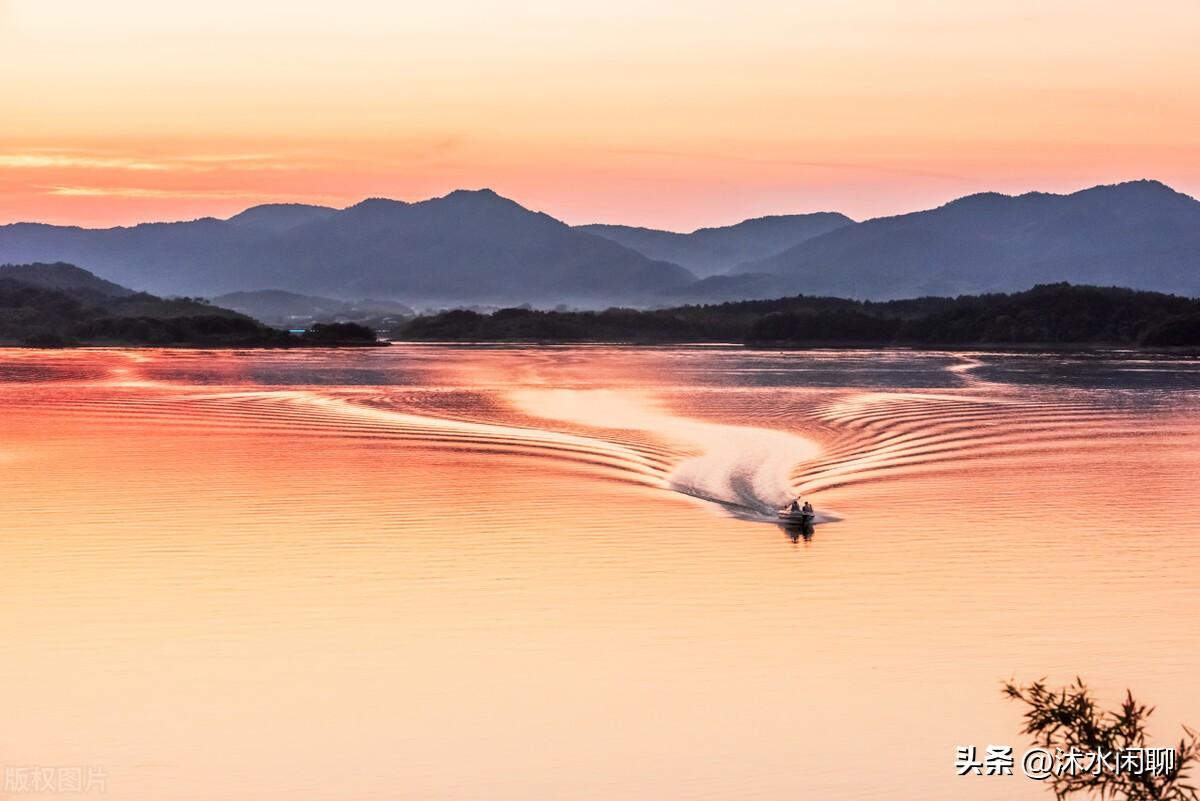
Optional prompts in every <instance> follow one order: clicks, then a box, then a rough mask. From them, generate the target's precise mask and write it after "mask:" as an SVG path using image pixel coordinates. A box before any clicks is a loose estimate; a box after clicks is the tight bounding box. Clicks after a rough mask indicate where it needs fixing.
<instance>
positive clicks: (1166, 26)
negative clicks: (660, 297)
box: [0, 0, 1200, 229]
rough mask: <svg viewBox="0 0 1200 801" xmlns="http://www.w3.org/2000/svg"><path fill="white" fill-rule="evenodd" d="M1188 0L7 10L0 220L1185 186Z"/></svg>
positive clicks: (671, 206)
mask: <svg viewBox="0 0 1200 801" xmlns="http://www.w3.org/2000/svg"><path fill="white" fill-rule="evenodd" d="M1197 41H1200V4H1197V3H1196V0H1158V2H1155V3H1153V4H1151V5H1138V4H1129V3H1118V2H1110V1H1109V0H1091V1H1090V2H1084V1H1083V0H1041V1H1040V2H1030V1H1029V0H1003V1H1002V0H977V1H976V2H971V3H961V2H948V1H946V0H910V1H909V2H905V3H896V2H894V0H856V1H855V2H853V3H846V2H835V0H792V2H767V1H766V0H745V1H744V2H739V3H736V4H734V3H729V2H711V1H710V0H686V2H684V1H683V0H658V1H657V2H654V3H646V2H637V3H635V2H631V1H630V0H608V1H607V2H605V3H591V4H587V5H586V6H583V5H581V4H576V3H563V2H561V1H558V2H552V0H513V2H510V3H500V2H483V0H444V1H443V2H439V3H407V2H375V1H373V0H339V2H315V1H313V0H293V2H287V3H284V2H273V1H272V2H265V1H263V0H255V1H254V2H247V1H246V0H239V1H238V2H233V0H208V1H207V2H205V3H187V4H183V3H161V2H149V0H110V1H109V2H106V3H88V2H84V1H83V0H0V66H2V67H3V74H4V75H5V76H6V80H4V81H0V108H3V109H4V124H3V126H0V221H13V220H43V221H48V222H60V223H62V222H70V223H80V224H85V225H107V224H115V223H129V222H135V221H139V220H144V219H181V218H191V217H196V216H201V215H205V214H214V215H221V216H223V215H228V214H231V213H233V212H235V211H238V210H240V209H242V208H244V207H246V206H248V205H252V204H255V203H260V202H266V201H305V202H319V203H328V204H333V205H347V204H349V203H353V202H355V201H357V200H359V199H361V198H363V197H366V196H376V195H383V196H389V197H396V198H402V199H419V198H424V197H429V196H433V195H439V194H443V193H445V192H446V191H449V190H451V189H453V188H456V187H480V186H490V187H492V188H494V189H496V190H497V191H498V192H500V193H502V194H505V195H507V196H510V197H512V198H514V199H516V200H518V201H520V202H522V203H524V204H525V205H527V206H530V207H532V208H536V209H540V210H544V211H547V212H549V213H551V214H554V215H556V216H558V217H561V218H563V219H565V220H567V221H568V222H573V223H577V222H590V221H611V222H628V223H638V224H646V225H655V226H664V227H671V228H677V229H690V228H694V227H697V226H700V225H710V224H721V223H727V222H733V221H736V220H738V219H741V218H744V217H748V216H755V215H761V214H769V213H781V212H801V211H814V210H824V209H836V210H840V211H844V212H846V213H849V214H851V215H852V216H856V217H867V216H873V215H878V214H886V213H894V212H899V211H907V210H911V209H915V208H921V207H927V206H929V205H933V204H936V203H939V202H942V201H945V200H947V199H950V198H953V197H956V196H959V195H962V194H966V193H969V192H973V191H979V190H984V189H997V190H1001V191H1010V192H1019V191H1026V190H1029V189H1046V190H1053V191H1066V190H1072V189H1076V188H1080V187H1083V186H1087V185H1091V184H1095V183H1109V182H1114V181H1119V180H1126V179H1131V178H1139V177H1152V178H1158V179H1160V180H1163V181H1165V182H1167V183H1169V184H1171V185H1173V186H1174V187H1176V188H1177V189H1180V190H1181V191H1185V192H1189V193H1190V194H1193V195H1196V194H1200V137H1197V135H1196V132H1197V131H1200V56H1198V55H1197V54H1196V52H1197V48H1196V42H1197Z"/></svg>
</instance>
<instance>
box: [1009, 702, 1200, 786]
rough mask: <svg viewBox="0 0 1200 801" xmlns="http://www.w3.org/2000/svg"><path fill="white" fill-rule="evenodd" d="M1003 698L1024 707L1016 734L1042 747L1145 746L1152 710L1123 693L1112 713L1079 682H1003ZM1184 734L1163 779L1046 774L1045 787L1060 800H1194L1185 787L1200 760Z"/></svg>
mask: <svg viewBox="0 0 1200 801" xmlns="http://www.w3.org/2000/svg"><path fill="white" fill-rule="evenodd" d="M1004 694H1005V696H1007V697H1008V698H1010V699H1013V700H1016V701H1021V702H1022V703H1024V704H1025V705H1026V706H1027V707H1028V709H1027V710H1026V712H1025V717H1024V720H1025V726H1024V728H1023V729H1022V734H1029V735H1032V736H1033V739H1034V741H1035V743H1036V744H1037V745H1039V746H1041V747H1043V748H1046V749H1049V750H1052V751H1053V750H1055V749H1062V751H1063V752H1071V751H1073V750H1074V751H1080V752H1084V753H1105V754H1119V753H1120V752H1122V751H1126V750H1129V749H1141V748H1146V747H1147V745H1148V744H1147V741H1146V740H1147V732H1146V721H1147V719H1148V718H1149V717H1150V715H1151V714H1153V712H1154V708H1153V707H1147V706H1146V705H1144V704H1139V703H1138V702H1137V701H1135V700H1134V698H1133V694H1132V693H1130V692H1128V691H1127V692H1126V694H1125V699H1124V701H1122V702H1121V706H1120V708H1119V709H1116V710H1113V711H1106V710H1103V709H1100V708H1099V707H1098V706H1097V705H1096V700H1095V697H1094V696H1093V695H1092V692H1091V690H1089V689H1088V688H1087V686H1086V685H1085V684H1084V683H1083V681H1082V680H1081V679H1079V678H1076V679H1075V681H1074V683H1072V684H1070V685H1068V686H1066V687H1063V688H1061V689H1057V690H1052V689H1050V688H1049V687H1048V686H1047V685H1046V684H1045V682H1044V681H1035V682H1033V683H1032V684H1030V685H1028V686H1024V687H1022V686H1018V685H1016V684H1013V683H1011V682H1009V683H1007V684H1005V685H1004ZM1184 733H1185V736H1184V737H1182V738H1180V740H1179V744H1178V746H1177V760H1178V761H1177V762H1176V764H1175V768H1174V770H1172V771H1169V772H1167V773H1166V774H1165V775H1154V774H1152V773H1149V772H1140V773H1138V772H1128V771H1126V772H1121V771H1110V770H1103V771H1098V772H1095V773H1092V772H1079V773H1072V772H1063V773H1061V774H1054V775H1051V776H1049V777H1048V779H1047V783H1048V785H1049V787H1050V789H1051V790H1052V791H1053V792H1054V795H1055V797H1056V798H1058V799H1060V801H1061V799H1065V798H1067V797H1068V796H1072V795H1084V796H1086V795H1092V796H1094V797H1098V798H1101V799H1123V800H1124V801H1197V799H1198V798H1200V796H1198V795H1197V791H1196V788H1195V787H1194V786H1193V785H1191V784H1189V783H1188V770H1189V769H1190V768H1192V767H1193V766H1194V764H1195V763H1196V761H1197V760H1200V739H1198V738H1197V735H1196V733H1195V732H1193V731H1192V730H1191V729H1188V728H1186V727H1185V728H1184Z"/></svg>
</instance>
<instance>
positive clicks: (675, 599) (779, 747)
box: [0, 347, 1200, 801]
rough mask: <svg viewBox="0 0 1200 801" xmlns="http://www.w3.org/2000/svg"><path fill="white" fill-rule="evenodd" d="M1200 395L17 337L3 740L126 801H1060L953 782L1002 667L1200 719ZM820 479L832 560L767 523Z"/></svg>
mask: <svg viewBox="0 0 1200 801" xmlns="http://www.w3.org/2000/svg"><path fill="white" fill-rule="evenodd" d="M1197 390H1200V373H1198V372H1197V371H1196V370H1195V369H1194V364H1193V362H1186V361H1172V360H1170V359H1165V360H1164V359H1155V360H1154V361H1153V363H1151V364H1139V363H1138V361H1137V360H1136V359H1130V358H1128V357H1125V356H1121V357H1114V358H1106V357H1089V358H1087V359H1083V358H1075V357H1064V358H1061V359H1051V360H1049V361H1047V360H1042V359H1039V358H1038V357H1037V356H1032V355H1028V354H1015V355H1005V354H994V353H980V354H957V353H921V352H900V351H889V352H870V351H854V352H839V351H822V352H787V353H781V352H762V353H755V352H750V351H745V350H742V349H733V348H726V349H720V348H708V349H689V348H678V349H669V348H664V349H629V348H518V347H508V348H490V349H481V348H465V347H437V348H424V347H393V348H388V349H379V350H374V349H372V350H370V351H369V352H356V353H346V352H344V351H337V352H334V351H330V352H305V353H299V352H278V353H263V352H204V353H192V352H185V351H120V350H89V351H63V352H54V353H47V352H44V351H39V352H32V351H12V350H9V351H0V483H2V484H3V487H4V492H3V493H0V521H2V522H3V537H2V540H0V552H2V553H3V557H4V558H3V559H0V587H3V605H4V614H2V615H0V688H2V693H3V697H0V707H2V708H3V709H4V718H5V726H4V727H2V728H0V755H3V756H4V761H5V763H7V764H10V765H103V766H104V768H105V770H106V772H107V774H108V786H109V788H110V790H111V792H112V795H113V797H114V798H121V799H123V801H124V799H129V800H130V801H158V800H159V799H163V798H170V799H172V801H208V799H212V798H217V797H236V798H254V799H258V800H259V801H284V799H295V798H341V797H345V796H346V795H347V787H348V785H347V781H348V780H347V779H346V777H347V776H353V777H354V779H353V794H354V796H355V797H356V798H360V799H362V801H385V799H395V798H398V797H399V798H413V799H418V798H419V799H425V798H430V799H432V798H436V799H441V801H470V800H472V799H480V798H488V799H496V801H542V800H543V799H547V798H555V799H559V798H561V799H571V801H601V800H602V799H603V800H604V801H607V800H608V799H613V798H623V799H647V798H654V799H663V801H694V799H700V798H737V799H746V801H783V799H792V798H829V799H838V800H839V801H842V800H843V799H846V800H848V801H854V799H868V798H878V797H887V798H889V799H896V801H917V800H918V799H920V801H926V799H955V801H960V800H961V801H992V800H993V799H1000V798H1004V799H1017V801H1036V799H1040V798H1042V796H1043V794H1044V790H1043V788H1042V787H1041V786H1040V785H1039V784H1038V783H1037V782H1024V783H1021V782H1003V781H997V782H989V781H987V780H984V781H977V782H971V781H966V780H963V779H961V778H958V777H955V776H954V775H953V770H952V769H951V763H950V758H951V757H952V755H953V753H954V747H955V745H956V744H958V743H969V742H979V743H987V742H991V743H1009V742H1013V744H1014V745H1016V742H1014V741H1015V740H1017V731H1018V729H1019V722H1020V721H1019V717H1018V716H1019V710H1015V709H1012V708H1010V706H1008V705H1006V704H1005V703H1004V702H1003V701H1002V699H1001V698H1000V696H999V693H998V692H997V687H998V682H999V681H1001V680H1003V679H1005V678H1008V677H1010V676H1015V677H1018V678H1020V677H1037V676H1048V677H1050V678H1051V680H1057V679H1060V678H1061V679H1064V680H1069V678H1070V677H1072V676H1074V675H1076V674H1077V673H1079V674H1082V675H1085V676H1088V677H1089V678H1091V679H1093V680H1094V681H1095V682H1096V686H1097V688H1098V689H1099V690H1100V691H1101V692H1102V694H1103V695H1104V698H1105V700H1108V699H1109V698H1110V697H1113V696H1115V695H1118V694H1119V693H1120V692H1121V690H1122V689H1123V688H1124V687H1125V686H1127V685H1128V686H1132V687H1134V688H1135V689H1137V690H1139V691H1140V692H1144V693H1145V694H1146V695H1147V696H1149V697H1152V698H1153V699H1154V700H1155V701H1156V702H1158V704H1159V709H1158V712H1157V713H1156V716H1155V717H1156V721H1155V726H1156V728H1155V734H1156V735H1158V736H1162V737H1166V736H1168V735H1169V732H1170V731H1171V730H1173V729H1174V726H1175V725H1176V724H1177V723H1187V722H1191V723H1196V722H1200V696H1197V694H1196V693H1195V692H1194V677H1195V676H1196V675H1200V623H1197V622H1196V620H1194V619H1193V618H1194V617H1195V616H1194V615H1193V616H1188V615H1183V616H1180V614H1179V610H1181V609H1182V610H1186V609H1195V608H1198V607H1200V583H1198V582H1196V581H1195V575H1196V571H1197V569H1200V523H1198V522H1197V521H1200V493H1196V491H1195V476H1196V475H1197V474H1198V473H1200V392H1198V391H1197ZM801 494H803V495H805V496H806V497H811V498H812V499H813V503H814V504H816V506H817V507H818V509H819V510H820V513H821V515H822V518H821V519H822V520H823V521H825V520H831V519H833V518H832V515H831V514H830V512H829V510H836V512H837V515H838V516H839V517H840V518H841V520H840V521H839V522H837V523H835V524H831V525H824V524H822V528H821V542H820V544H819V546H820V547H813V548H809V549H805V548H803V546H802V545H801V544H802V543H809V542H811V538H812V537H813V531H812V529H811V528H805V527H801V528H799V529H792V528H787V527H785V528H784V533H785V536H787V537H788V538H789V540H791V541H792V542H794V543H795V544H796V545H797V546H800V547H797V548H792V547H791V546H787V545H785V544H784V543H783V542H782V541H781V540H779V539H778V538H777V537H778V535H777V534H776V533H775V529H774V528H773V526H774V525H776V524H777V520H776V518H775V513H774V509H775V506H776V505H777V504H778V503H780V502H782V500H783V499H786V498H791V497H795V496H797V495H801ZM1113 498H1133V499H1136V502H1130V503H1119V504H1113V502H1112V499H1113ZM722 504H725V505H724V506H723V505H722ZM734 504H742V506H734ZM726 509H729V510H730V512H733V513H729V512H726V511H725V510H726ZM756 510H760V511H761V513H759V512H756ZM739 511H740V514H739ZM1099 519H1103V521H1104V524H1103V525H1097V521H1098V520H1099ZM897 520H903V521H904V529H903V535H904V536H903V537H896V536H891V535H890V534H889V532H892V531H894V530H895V525H896V521H897ZM1122 532H1130V533H1134V534H1136V536H1123V535H1122ZM464 533H465V534H466V536H464ZM781 546H784V547H781ZM797 610H803V614H799V613H798V612H797ZM1114 610H1116V611H1114ZM867 740H870V741H871V742H881V743H886V744H887V747H886V748H879V749H873V750H871V751H870V752H869V753H868V754H867V756H864V750H863V743H864V742H865V741H867ZM464 754H469V755H470V758H469V759H464V757H463V755H464ZM15 798H16V799H20V801H25V799H24V798H21V797H20V796H19V795H17V796H15Z"/></svg>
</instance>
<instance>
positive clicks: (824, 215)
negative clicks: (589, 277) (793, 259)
mask: <svg viewBox="0 0 1200 801" xmlns="http://www.w3.org/2000/svg"><path fill="white" fill-rule="evenodd" d="M853 223H854V220H852V219H850V218H849V217H847V216H846V215H844V214H838V213H836V212H817V213H815V214H786V215H779V216H775V217H757V218H755V219H752V220H745V221H743V222H740V223H737V224H736V225H728V226H725V227H723V228H701V229H699V230H696V231H692V232H691V233H690V234H679V233H675V232H674V231H659V230H655V229H653V228H635V227H632V226H628V225H581V226H579V228H578V230H581V231H587V232H588V233H592V234H596V235H597V236H602V237H604V238H605V239H611V240H612V241H614V242H618V243H620V244H622V245H624V246H625V247H627V248H632V249H633V250H636V251H638V252H639V253H642V254H644V255H646V256H649V257H650V258H652V259H661V260H662V261H670V262H674V263H675V264H678V265H680V266H682V267H686V268H687V269H689V270H691V271H692V273H694V274H695V275H697V276H700V277H707V276H710V275H718V274H721V273H724V272H727V271H728V270H729V268H730V267H732V266H735V265H739V264H742V263H745V262H753V261H757V260H759V259H765V258H768V257H770V256H773V255H775V254H777V253H782V252H783V251H785V250H787V249H788V248H791V247H793V246H795V245H799V244H800V243H801V242H805V241H807V240H809V239H812V238H813V237H817V236H820V235H821V234H825V233H828V232H829V231H833V230H835V229H837V228H842V227H844V226H847V225H852V224H853Z"/></svg>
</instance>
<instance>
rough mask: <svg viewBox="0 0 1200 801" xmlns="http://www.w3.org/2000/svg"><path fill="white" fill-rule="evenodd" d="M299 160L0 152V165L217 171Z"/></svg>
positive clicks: (288, 165) (277, 166)
mask: <svg viewBox="0 0 1200 801" xmlns="http://www.w3.org/2000/svg"><path fill="white" fill-rule="evenodd" d="M298 166H302V165H301V164H300V163H298V162H295V161H292V160H289V159H286V158H283V157H280V156H279V155H276V154H271V153H197V154H180V155H169V156H138V155H117V154H111V153H89V152H85V151H79V150H60V151H54V150H41V149H37V148H31V149H28V150H23V151H18V152H0V169H17V170H22V169H24V170H50V169H77V170H127V171H130V172H217V171H220V170H237V171H252V170H289V169H295V168H296V167H298Z"/></svg>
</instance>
